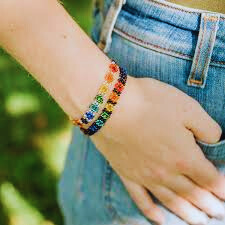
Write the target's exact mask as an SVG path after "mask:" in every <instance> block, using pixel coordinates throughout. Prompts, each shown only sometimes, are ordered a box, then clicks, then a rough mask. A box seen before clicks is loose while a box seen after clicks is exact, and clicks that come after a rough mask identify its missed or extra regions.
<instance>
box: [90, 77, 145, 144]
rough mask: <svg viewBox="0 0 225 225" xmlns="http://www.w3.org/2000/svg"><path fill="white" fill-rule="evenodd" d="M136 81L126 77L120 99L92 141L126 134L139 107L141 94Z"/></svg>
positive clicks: (136, 115) (135, 117)
mask: <svg viewBox="0 0 225 225" xmlns="http://www.w3.org/2000/svg"><path fill="white" fill-rule="evenodd" d="M137 81H138V79H137V78H133V77H131V76H128V79H127V84H126V86H125V89H124V91H123V93H122V94H121V96H120V99H119V101H118V103H117V105H116V107H115V109H114V111H113V113H112V115H111V117H110V118H109V120H108V121H107V122H106V124H105V125H104V127H102V128H101V130H100V131H99V132H98V133H97V134H96V135H94V136H93V140H94V141H95V140H101V139H102V138H103V139H107V138H109V139H112V138H114V137H118V136H123V135H124V133H126V132H127V125H128V124H130V123H132V121H133V120H136V119H137V117H138V113H137V112H138V109H140V105H141V101H140V100H141V97H140V96H141V92H140V88H139V85H138V82H137Z"/></svg>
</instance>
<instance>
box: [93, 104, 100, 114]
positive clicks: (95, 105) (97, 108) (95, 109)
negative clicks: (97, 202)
mask: <svg viewBox="0 0 225 225" xmlns="http://www.w3.org/2000/svg"><path fill="white" fill-rule="evenodd" d="M98 110H99V105H98V103H93V104H92V105H91V111H92V112H98Z"/></svg>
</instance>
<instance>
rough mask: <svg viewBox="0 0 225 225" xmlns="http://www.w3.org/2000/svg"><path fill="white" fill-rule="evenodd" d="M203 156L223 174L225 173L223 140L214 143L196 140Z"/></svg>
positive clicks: (224, 146)
mask: <svg viewBox="0 0 225 225" xmlns="http://www.w3.org/2000/svg"><path fill="white" fill-rule="evenodd" d="M197 143H198V144H199V146H200V147H201V149H202V151H203V153H204V155H205V157H206V158H207V159H208V160H210V161H211V162H212V163H213V164H214V165H215V166H216V167H217V168H218V169H219V170H220V171H221V172H222V173H223V174H225V140H221V141H219V142H217V143H215V144H208V143H205V142H202V141H199V140H198V141H197Z"/></svg>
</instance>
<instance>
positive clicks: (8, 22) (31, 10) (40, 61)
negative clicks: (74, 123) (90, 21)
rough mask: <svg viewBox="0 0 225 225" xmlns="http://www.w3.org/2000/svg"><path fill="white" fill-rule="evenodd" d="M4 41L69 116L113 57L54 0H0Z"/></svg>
mask: <svg viewBox="0 0 225 225" xmlns="http://www.w3.org/2000/svg"><path fill="white" fill-rule="evenodd" d="M0 21H1V23H0V44H1V46H2V47H3V48H4V49H6V50H7V51H8V52H9V53H10V54H11V55H12V56H13V57H14V58H16V59H17V60H18V61H19V62H20V63H21V64H22V65H23V66H24V67H25V68H26V69H27V70H28V71H29V72H30V73H31V74H32V75H33V76H34V77H35V79H36V80H38V81H39V82H40V84H41V85H42V86H44V87H45V89H46V90H47V91H48V92H49V93H50V95H51V96H53V98H54V99H55V100H56V101H57V102H58V104H59V105H60V106H61V107H62V109H63V110H64V111H65V112H66V113H67V114H68V115H69V116H71V117H73V118H78V117H80V116H81V115H82V112H84V110H86V107H87V106H88V105H89V103H90V102H91V101H92V99H93V97H94V96H95V94H96V93H97V88H98V87H99V86H100V84H101V83H102V81H103V76H104V73H105V71H107V68H108V64H109V59H108V58H107V56H106V55H104V54H103V53H102V52H101V51H100V50H99V49H98V48H97V47H96V46H95V44H94V43H93V42H92V41H90V38H89V37H88V36H87V35H86V34H85V33H84V31H82V30H81V29H80V27H79V26H78V25H77V24H76V23H74V21H73V19H72V18H71V17H70V16H69V15H68V14H67V13H66V11H65V10H64V9H63V7H62V6H61V5H60V4H57V1H56V0H38V1H35V0H34V1H33V0H32V1H30V0H22V1H16V0H1V3H0Z"/></svg>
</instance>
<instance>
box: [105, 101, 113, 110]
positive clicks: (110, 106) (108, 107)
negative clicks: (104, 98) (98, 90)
mask: <svg viewBox="0 0 225 225" xmlns="http://www.w3.org/2000/svg"><path fill="white" fill-rule="evenodd" d="M113 107H114V106H113V105H112V104H110V103H107V104H106V107H105V108H106V109H107V111H109V112H112V111H113Z"/></svg>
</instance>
